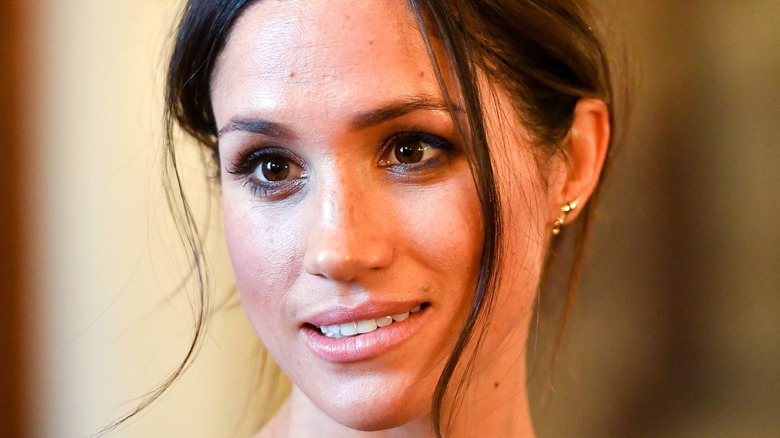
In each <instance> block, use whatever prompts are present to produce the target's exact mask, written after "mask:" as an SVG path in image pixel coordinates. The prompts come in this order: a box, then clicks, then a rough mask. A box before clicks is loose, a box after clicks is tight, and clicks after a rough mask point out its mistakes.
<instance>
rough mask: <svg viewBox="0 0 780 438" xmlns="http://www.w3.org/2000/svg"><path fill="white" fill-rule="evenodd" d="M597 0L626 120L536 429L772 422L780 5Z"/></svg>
mask: <svg viewBox="0 0 780 438" xmlns="http://www.w3.org/2000/svg"><path fill="white" fill-rule="evenodd" d="M605 3H607V5H608V9H609V10H610V11H611V13H612V15H613V16H615V17H617V18H616V20H617V23H616V30H620V29H625V31H624V32H625V33H626V34H627V37H628V38H627V39H628V45H629V59H630V61H631V62H630V63H631V64H632V65H633V66H634V68H635V76H636V78H635V84H636V85H635V94H634V101H633V107H634V108H633V110H634V117H633V120H632V124H631V130H630V132H629V136H628V141H627V142H626V144H624V145H622V146H621V147H622V150H621V151H619V154H618V156H617V160H616V163H615V164H616V166H615V168H613V175H611V176H612V177H613V178H612V179H611V180H608V181H607V184H608V185H607V186H606V189H607V191H606V193H605V195H606V196H605V199H604V203H603V204H602V207H603V210H602V211H601V217H600V218H599V221H598V223H597V227H596V230H595V234H596V237H595V239H594V243H593V246H592V257H590V259H589V261H588V263H587V269H588V270H587V273H586V275H585V278H584V282H583V287H582V289H581V290H580V294H579V296H578V298H577V304H576V309H575V310H574V317H573V318H572V321H571V323H570V324H569V325H568V326H567V328H566V336H567V340H566V343H565V345H564V348H563V352H562V354H561V357H560V358H559V361H558V363H557V364H556V366H555V376H554V378H552V379H550V378H549V376H540V380H541V382H539V381H537V382H534V383H533V384H534V385H535V386H537V387H541V388H543V389H541V390H539V391H537V394H539V398H538V400H540V401H542V400H545V401H546V403H545V404H543V406H540V407H539V408H538V409H537V411H536V414H537V420H538V424H539V430H540V432H541V433H540V435H542V436H550V437H558V436H565V437H576V436H592V437H615V438H617V437H627V436H631V437H648V438H650V437H691V438H693V437H703V436H706V437H748V436H749V437H776V436H780V249H779V248H780V227H778V225H777V224H778V222H779V221H780V207H778V204H777V202H776V199H777V198H778V196H780V105H778V102H780V2H778V1H777V0H769V1H767V0H763V1H762V0H759V1H752V2H743V1H717V2H707V1H696V0H687V1H668V0H659V1H652V2H650V1H622V2H617V1H612V2H605ZM540 374H543V373H540ZM550 388H553V389H552V390H550ZM537 406H539V405H537Z"/></svg>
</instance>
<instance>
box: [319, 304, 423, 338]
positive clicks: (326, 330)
mask: <svg viewBox="0 0 780 438" xmlns="http://www.w3.org/2000/svg"><path fill="white" fill-rule="evenodd" d="M425 305H427V304H420V305H418V306H416V307H414V308H413V309H411V310H410V311H408V312H404V313H399V314H396V315H387V316H382V317H380V318H376V319H364V320H361V321H350V322H346V323H342V324H330V325H320V326H316V327H317V329H319V331H320V333H321V334H323V335H325V336H327V337H329V338H336V339H339V338H348V337H351V336H357V335H362V334H365V333H371V332H373V331H376V330H377V329H380V328H384V327H387V326H389V325H391V324H394V323H398V322H404V321H406V320H407V319H408V318H409V316H410V315H412V314H415V313H417V312H419V311H420V310H422V308H423V306H425Z"/></svg>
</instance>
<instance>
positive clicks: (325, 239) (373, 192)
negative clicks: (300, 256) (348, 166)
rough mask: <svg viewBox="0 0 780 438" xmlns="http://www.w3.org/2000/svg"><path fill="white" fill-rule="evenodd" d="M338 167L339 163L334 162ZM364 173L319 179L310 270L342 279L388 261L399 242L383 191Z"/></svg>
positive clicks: (312, 210) (313, 208)
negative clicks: (392, 230) (395, 242)
mask: <svg viewBox="0 0 780 438" xmlns="http://www.w3.org/2000/svg"><path fill="white" fill-rule="evenodd" d="M334 167H335V166H334ZM380 191H381V190H378V189H377V188H376V187H375V186H374V185H372V184H371V182H370V181H369V179H368V178H366V177H364V176H361V175H360V174H359V173H355V172H349V171H346V172H344V171H335V172H332V173H330V174H329V175H328V176H327V177H324V178H322V179H321V180H320V181H319V184H318V187H317V189H316V190H315V191H314V193H312V195H313V196H312V198H311V199H310V202H311V206H310V210H309V217H310V221H309V223H308V225H309V226H308V230H307V232H308V236H307V248H306V255H305V260H304V264H305V268H306V271H307V272H308V273H310V274H313V275H320V276H323V277H327V278H330V279H333V280H336V281H350V280H353V279H354V278H355V277H356V276H358V275H359V274H361V273H363V272H365V271H368V270H371V269H378V268H383V267H386V266H388V265H389V264H390V263H391V262H392V258H393V247H392V242H391V240H390V239H389V236H388V234H387V230H388V226H389V223H388V221H389V218H388V217H387V216H386V215H384V214H383V210H384V209H383V208H382V207H383V206H382V205H381V200H380V196H378V195H379V192H380Z"/></svg>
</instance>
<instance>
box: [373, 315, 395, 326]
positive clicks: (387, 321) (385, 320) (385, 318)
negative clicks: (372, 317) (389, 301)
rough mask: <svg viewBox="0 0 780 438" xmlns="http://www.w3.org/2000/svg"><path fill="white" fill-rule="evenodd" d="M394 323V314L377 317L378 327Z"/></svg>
mask: <svg viewBox="0 0 780 438" xmlns="http://www.w3.org/2000/svg"><path fill="white" fill-rule="evenodd" d="M392 323H393V317H392V316H383V317H381V318H377V320H376V325H377V327H387V326H389V325H390V324H392Z"/></svg>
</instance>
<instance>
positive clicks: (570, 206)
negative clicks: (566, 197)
mask: <svg viewBox="0 0 780 438" xmlns="http://www.w3.org/2000/svg"><path fill="white" fill-rule="evenodd" d="M579 202H580V200H579V199H575V200H573V201H571V202H567V203H566V205H564V206H563V207H561V215H560V216H558V217H557V218H556V219H555V222H553V229H552V233H553V235H557V234H559V233H560V232H561V227H563V224H564V223H566V216H568V215H569V213H571V212H572V210H574V209H575V208H577V204H578V203H579Z"/></svg>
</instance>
